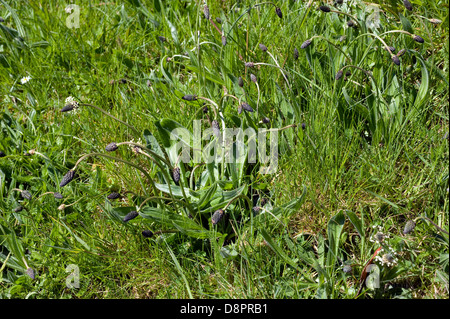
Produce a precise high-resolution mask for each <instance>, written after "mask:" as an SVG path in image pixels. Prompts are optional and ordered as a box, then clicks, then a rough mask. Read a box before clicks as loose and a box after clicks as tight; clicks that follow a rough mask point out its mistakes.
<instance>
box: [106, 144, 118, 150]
mask: <svg viewBox="0 0 450 319" xmlns="http://www.w3.org/2000/svg"><path fill="white" fill-rule="evenodd" d="M117 149H118V146H117V144H116V143H114V142H112V143H109V144H108V145H106V147H105V150H106V151H107V152H114V151H115V150H117Z"/></svg>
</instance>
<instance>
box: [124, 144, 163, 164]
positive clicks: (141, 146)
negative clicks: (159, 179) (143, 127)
mask: <svg viewBox="0 0 450 319" xmlns="http://www.w3.org/2000/svg"><path fill="white" fill-rule="evenodd" d="M116 145H117V146H120V145H134V146H137V147H139V148H141V149H144V150H146V151H147V152H149V153H151V154H152V155H153V156H155V157H156V158H157V159H159V160H160V161H162V162H164V164H166V165H167V166H169V167H171V166H172V165H171V164H170V163H169V162H168V161H167V160H166V159H165V158H164V157H162V156H161V155H158V154H156V153H155V152H154V151H152V150H151V149H149V148H147V147H145V146H144V145H141V144H139V143H134V142H120V143H117V144H116Z"/></svg>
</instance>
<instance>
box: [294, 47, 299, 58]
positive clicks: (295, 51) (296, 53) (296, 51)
mask: <svg viewBox="0 0 450 319" xmlns="http://www.w3.org/2000/svg"><path fill="white" fill-rule="evenodd" d="M294 59H295V60H297V59H298V50H297V48H294Z"/></svg>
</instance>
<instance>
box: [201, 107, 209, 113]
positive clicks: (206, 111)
mask: <svg viewBox="0 0 450 319" xmlns="http://www.w3.org/2000/svg"><path fill="white" fill-rule="evenodd" d="M202 111H203V113H205V114H207V113H208V111H209V109H208V106H204V107H203V109H202Z"/></svg>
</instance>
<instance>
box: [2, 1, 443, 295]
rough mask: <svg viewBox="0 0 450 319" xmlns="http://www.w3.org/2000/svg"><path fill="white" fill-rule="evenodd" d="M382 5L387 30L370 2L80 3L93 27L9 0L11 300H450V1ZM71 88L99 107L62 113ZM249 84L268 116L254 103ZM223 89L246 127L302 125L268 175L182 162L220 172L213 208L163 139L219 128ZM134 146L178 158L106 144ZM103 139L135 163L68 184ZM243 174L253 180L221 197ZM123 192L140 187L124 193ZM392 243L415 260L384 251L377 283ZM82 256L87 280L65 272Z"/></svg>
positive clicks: (6, 220) (226, 103)
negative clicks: (328, 5)
mask: <svg viewBox="0 0 450 319" xmlns="http://www.w3.org/2000/svg"><path fill="white" fill-rule="evenodd" d="M375 2H376V3H378V4H379V5H380V9H381V10H383V11H384V14H381V18H380V27H379V28H378V29H373V28H372V29H369V28H367V26H366V24H365V23H364V21H365V20H366V19H368V17H369V16H370V14H371V11H370V10H369V8H367V7H365V5H364V4H361V3H360V2H355V1H354V2H352V1H350V2H349V3H350V4H351V5H348V4H344V5H342V6H337V7H332V9H333V10H339V11H343V12H345V13H348V14H350V15H352V16H354V19H355V20H357V21H358V22H359V23H360V24H361V25H360V27H359V28H349V27H347V24H346V23H347V21H348V19H349V17H348V16H347V15H343V14H338V13H336V12H329V13H325V12H322V11H321V10H316V9H317V8H318V7H319V6H320V5H322V4H323V3H319V2H316V1H314V2H312V5H311V7H308V6H306V3H303V2H302V1H295V2H294V1H278V2H276V3H275V4H271V3H262V2H261V3H260V5H257V6H256V4H257V2H253V1H242V2H239V3H236V4H232V3H231V2H230V3H228V2H222V1H209V2H208V6H209V10H210V14H211V21H212V22H211V21H208V20H206V19H205V17H204V13H203V6H201V5H198V4H197V2H195V1H170V4H169V2H167V4H165V3H166V2H163V1H139V0H137V1H123V2H102V3H91V2H89V1H78V2H77V3H76V4H77V5H79V6H80V9H81V10H80V20H79V23H80V24H79V28H69V27H67V25H66V18H67V17H68V16H69V13H67V12H66V11H65V5H63V4H62V3H60V2H58V1H46V2H42V3H36V2H33V1H16V2H11V1H10V2H7V1H1V3H0V16H1V17H2V18H3V19H4V21H3V22H0V81H1V83H2V85H1V86H0V90H1V92H0V102H1V105H2V106H1V113H0V134H1V135H0V151H2V152H4V154H5V156H4V157H0V261H1V263H0V297H1V298H342V299H344V298H351V299H354V298H433V299H445V298H448V211H449V200H448V187H449V182H448V165H449V160H448V156H449V147H448V131H449V125H448V78H449V77H448V57H449V47H448V2H446V1H422V5H421V6H420V5H418V3H417V2H416V1H411V2H412V4H413V7H414V9H413V11H412V12H410V11H408V10H406V9H405V8H404V7H403V6H402V4H401V2H400V1H375ZM252 5H253V6H254V7H252V8H251V9H250V6H252ZM276 6H279V7H280V8H281V11H282V14H283V17H282V19H280V18H279V17H278V16H277V14H276V11H275V7H276ZM216 18H220V20H221V21H220V22H219V21H217V20H216ZM432 18H434V19H440V20H441V21H443V22H442V23H440V24H436V25H435V24H432V23H430V22H429V20H427V19H432ZM213 22H214V24H213ZM216 27H217V28H218V29H219V30H220V32H219V31H218V30H217V29H216ZM392 30H403V31H407V32H409V33H411V34H417V35H420V36H421V37H422V38H423V39H424V40H425V43H423V44H420V43H418V42H416V41H414V40H413V39H412V37H411V36H410V35H408V34H405V33H401V32H389V31H392ZM199 34H200V36H198V35H199ZM222 35H224V36H226V40H227V43H226V45H225V46H224V45H223V44H222ZM374 35H377V36H378V37H380V38H381V39H382V40H383V41H384V42H385V43H386V44H387V45H389V46H393V47H395V49H396V51H395V52H394V53H395V54H396V53H397V52H398V51H399V50H400V49H405V50H406V52H405V54H404V55H403V56H401V57H400V62H401V63H400V65H399V66H397V65H395V64H394V63H393V62H392V60H391V56H390V54H389V52H388V51H386V50H384V49H383V46H384V45H383V43H382V42H381V41H380V40H379V38H377V36H374ZM161 36H163V37H165V41H162V40H161V38H159V37H161ZM343 36H345V38H344V37H343ZM307 39H312V42H311V44H310V45H309V46H308V47H306V48H305V49H301V48H300V46H301V44H302V43H304V41H306V40H307ZM260 43H263V44H264V45H265V46H266V47H267V48H268V52H264V51H262V50H261V49H260V47H259V44H260ZM294 48H296V49H297V50H298V53H299V54H298V59H295V57H294ZM245 62H254V63H256V66H255V67H253V68H252V67H245V65H244V63H245ZM348 65H351V66H349V67H346V68H345V69H343V71H344V72H343V76H342V78H340V79H339V80H336V79H335V77H336V74H337V73H338V72H339V70H341V69H342V68H343V67H345V66H348ZM347 71H350V73H351V74H346V72H347ZM367 71H369V72H370V73H367ZM251 74H254V75H255V76H256V78H257V82H256V83H257V85H256V84H255V83H254V82H253V81H252V80H251ZM25 76H30V77H31V79H30V80H29V81H28V82H27V83H23V84H22V83H21V79H22V78H23V77H25ZM238 77H242V79H243V82H244V85H243V87H242V88H241V87H240V86H239V85H238ZM286 79H287V81H286ZM226 93H228V94H229V95H232V97H230V96H225V94H226ZM187 94H195V95H197V96H198V97H200V98H199V99H198V100H196V101H186V100H183V99H182V97H183V96H184V95H187ZM69 96H72V97H73V98H74V99H75V100H76V101H78V102H80V107H79V108H78V109H77V110H76V112H70V113H69V112H68V113H63V112H61V111H60V110H61V109H62V108H63V107H64V106H65V104H66V103H65V100H66V98H67V97H69ZM202 98H206V99H202ZM236 99H238V100H239V99H240V101H241V102H244V101H245V102H247V103H248V104H249V105H250V106H251V107H252V108H253V109H254V110H255V112H253V113H248V112H246V111H244V112H243V113H242V114H238V105H239V104H238V102H237V101H236ZM211 101H212V103H211ZM83 103H84V104H85V105H83ZM203 103H206V104H203ZM86 104H90V105H94V106H95V107H92V106H89V105H86ZM215 104H217V105H218V107H219V109H220V110H221V112H222V113H223V115H224V123H225V124H226V126H227V127H234V128H236V127H242V128H246V127H255V128H257V127H268V128H282V127H286V126H289V125H294V124H295V127H290V128H287V129H284V130H283V131H280V132H279V135H278V136H279V154H280V157H279V166H278V170H277V172H276V173H275V174H268V175H262V174H259V173H258V170H259V167H260V166H259V163H257V164H256V165H250V164H249V163H245V165H244V166H243V170H244V173H243V175H242V176H237V175H236V174H238V173H239V172H241V171H239V170H237V169H236V167H234V166H232V165H222V164H220V165H201V166H199V167H197V168H195V170H194V167H195V165H194V164H193V163H188V164H186V163H184V164H179V165H180V168H181V172H182V176H181V183H182V185H184V186H190V176H192V177H193V180H194V181H195V183H197V182H198V183H201V182H203V183H204V184H203V185H202V186H198V187H197V188H196V189H195V190H196V191H197V192H198V193H199V194H201V195H204V194H206V195H205V197H204V198H205V199H204V202H203V203H202V205H203V206H201V205H200V204H198V201H197V198H195V196H191V195H190V194H191V193H188V194H186V193H182V192H181V191H180V188H177V185H175V183H174V182H173V181H171V177H170V176H169V175H170V174H172V168H173V167H174V166H176V165H177V164H178V163H177V164H175V162H176V157H177V154H174V153H170V152H169V151H168V149H169V146H170V145H172V144H171V143H172V142H170V140H169V138H168V135H164V134H165V128H169V127H173V126H174V125H181V126H182V127H185V128H187V129H188V130H190V131H191V132H192V131H193V129H194V128H193V120H196V119H202V120H203V121H202V125H203V128H207V127H209V124H208V118H209V119H211V120H212V119H218V118H216V117H215V113H214V112H213V109H214V105H215ZM204 106H208V108H209V112H208V115H206V114H205V113H204V112H202V110H203V107H204ZM98 108H100V109H101V110H103V112H102V111H101V110H99V109H98ZM263 117H268V118H269V119H270V123H269V124H263V123H260V121H261V120H262V118H263ZM162 119H171V120H172V121H175V122H177V123H178V124H175V123H174V122H171V121H168V120H165V121H162ZM124 123H125V124H124ZM219 123H220V126H222V123H221V121H220V120H219ZM302 123H304V124H305V125H304V128H302V125H301V124H302ZM446 134H447V135H446ZM446 136H447V137H446ZM153 137H154V138H157V139H158V145H159V146H158V147H157V146H156V145H155V144H152V143H150V140H149V138H150V139H151V138H153ZM127 141H134V142H136V143H139V144H142V143H143V144H144V145H145V146H147V147H148V148H149V149H151V151H153V152H155V153H158V154H163V156H164V157H165V155H164V153H166V154H168V156H167V158H168V161H169V164H170V165H167V164H166V163H165V162H163V161H161V160H159V159H158V157H155V155H154V153H152V152H150V150H143V151H145V152H148V154H149V155H150V156H152V157H153V159H150V158H149V157H147V156H142V153H139V152H133V151H131V150H130V148H129V147H128V146H127V145H122V146H119V148H118V150H117V151H115V152H113V153H108V152H106V151H105V146H106V145H108V144H109V143H111V142H116V143H120V142H127ZM26 152H29V153H31V155H24V154H25V153H26ZM159 152H161V153H159ZM90 153H99V154H104V155H107V156H114V157H116V158H118V159H120V161H119V160H111V158H108V157H105V156H104V155H101V156H90V157H88V158H86V159H85V160H83V161H82V162H80V163H79V164H78V166H77V170H76V172H77V174H78V175H77V177H76V178H75V179H74V180H73V181H71V182H70V183H69V184H68V185H67V186H64V187H60V186H59V185H60V182H61V179H62V178H63V176H64V175H65V174H66V173H67V171H68V170H70V169H73V168H74V166H75V164H76V163H77V161H78V159H79V158H80V157H82V156H83V155H85V154H90ZM128 163H133V165H135V166H130V165H128ZM136 166H137V167H138V168H139V169H136ZM235 169H236V170H235ZM214 171H215V172H216V173H215V174H217V175H216V178H218V179H219V182H216V183H214V178H213V177H212V176H213V173H212V172H214ZM144 173H145V174H144ZM146 174H148V176H147V175H146ZM166 174H169V175H166ZM202 174H203V175H202ZM148 177H150V180H149V178H148ZM154 183H159V184H164V185H166V186H159V188H157V187H156V186H157V185H155V184H154ZM169 186H170V187H171V189H170V191H172V192H173V193H170V192H169V191H165V190H166V189H168V187H169ZM226 187H229V188H230V189H232V190H235V191H236V190H239V189H242V190H241V191H236V193H234V194H233V195H225V198H226V200H223V201H219V199H218V197H217V198H216V197H214V196H219V195H217V194H219V192H220V191H221V190H222V188H224V189H225V191H229V190H230V189H227V188H226ZM15 189H20V190H28V191H29V192H30V193H31V194H32V195H33V197H32V199H31V200H27V199H24V198H23V197H22V196H21V193H20V191H17V190H15ZM208 190H209V191H210V192H211V193H210V194H209V193H208ZM48 192H60V193H61V194H62V195H63V196H64V198H63V199H56V198H54V197H53V195H52V194H51V193H50V194H46V195H42V194H45V193H48ZM111 192H120V193H121V194H122V195H123V197H122V198H120V199H116V200H108V199H107V198H106V196H107V195H108V194H110V193H111ZM208 194H209V195H211V196H209V195H208ZM40 195H42V197H39V196H40ZM207 195H208V196H207ZM235 195H238V197H234V196H235ZM256 195H257V196H260V198H261V197H266V198H268V199H269V203H268V204H266V205H267V206H264V207H263V208H264V209H266V210H267V211H268V212H266V213H258V214H256V213H254V212H253V211H252V208H253V206H255V205H257V206H258V207H259V206H262V205H261V202H257V203H256V204H255V203H252V201H253V199H256V197H253V196H256ZM227 196H228V197H227ZM202 198H203V197H202ZM218 202H219V203H220V205H221V206H220V205H219V206H220V207H219V206H218V207H215V206H214V205H215V203H218ZM19 205H20V206H23V208H24V209H23V210H21V211H19V210H17V209H16V208H17V207H18V206H19ZM62 205H66V206H65V208H64V207H63V206H62ZM225 205H227V209H226V217H225V218H224V219H223V221H221V222H220V223H218V224H217V225H216V226H212V225H211V215H212V213H213V212H214V211H215V210H216V209H218V208H223V207H224V206H225ZM139 206H142V207H139ZM63 208H64V209H63ZM137 208H140V209H138V210H139V212H140V216H139V217H138V218H136V219H133V220H132V221H129V222H128V223H124V222H122V220H121V219H122V218H123V217H124V216H125V215H126V214H127V213H128V212H129V211H131V210H136V209H137ZM15 209H16V211H15ZM202 209H203V210H204V211H203V212H202ZM263 212H264V210H263ZM189 214H191V216H192V217H193V218H192V219H191V218H188V217H187V216H188V215H189ZM169 216H170V218H171V220H168V217H169ZM419 217H426V218H428V219H423V218H422V219H417V218H419ZM412 219H416V227H415V229H414V231H413V232H412V233H410V234H403V228H404V226H405V224H406V222H407V221H408V220H412ZM433 223H434V224H436V225H437V226H439V227H440V228H441V229H443V231H442V230H440V229H439V228H437V227H435V226H434V225H433ZM144 229H150V230H152V231H153V232H155V235H154V236H153V237H152V238H144V237H143V236H142V231H143V230H144ZM159 231H163V232H161V233H157V232H159ZM165 231H168V232H165ZM379 231H380V232H383V233H384V234H385V235H388V236H389V238H387V239H386V240H385V241H384V242H383V243H382V244H380V243H377V242H376V241H375V242H374V241H371V239H373V236H374V235H375V234H376V233H377V232H379ZM221 234H223V236H220V235H221ZM380 246H383V247H384V249H385V250H387V249H389V248H390V249H393V250H394V251H395V253H396V255H395V258H396V264H395V266H393V267H388V266H385V265H382V263H381V262H380V261H375V264H376V265H378V266H379V269H380V287H379V288H377V289H370V288H369V287H366V286H361V276H362V275H363V274H364V273H363V270H364V267H365V266H366V264H367V263H368V262H369V260H371V258H372V257H375V256H374V254H376V252H377V249H378V248H379V247H380ZM384 253H386V251H384V252H380V253H379V256H380V257H381V256H382V255H383V254H384ZM374 260H375V259H374ZM69 265H76V266H77V267H78V269H79V274H80V278H79V287H78V288H67V287H66V279H67V276H69V274H70V272H68V271H66V267H68V266H69ZM344 265H351V266H352V271H351V273H345V272H343V266H344ZM28 267H29V268H32V269H33V270H34V272H35V278H34V279H32V278H30V277H29V276H28V275H27V273H26V270H27V268H28Z"/></svg>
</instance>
